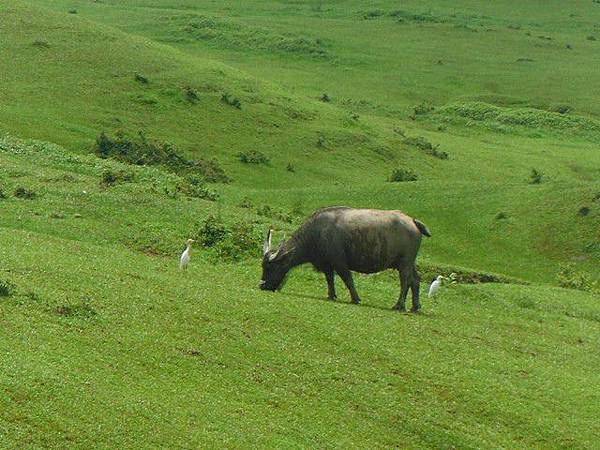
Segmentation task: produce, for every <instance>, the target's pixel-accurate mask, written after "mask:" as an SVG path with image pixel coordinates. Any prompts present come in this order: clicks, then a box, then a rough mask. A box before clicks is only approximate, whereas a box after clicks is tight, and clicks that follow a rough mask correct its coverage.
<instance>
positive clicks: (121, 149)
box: [94, 133, 231, 183]
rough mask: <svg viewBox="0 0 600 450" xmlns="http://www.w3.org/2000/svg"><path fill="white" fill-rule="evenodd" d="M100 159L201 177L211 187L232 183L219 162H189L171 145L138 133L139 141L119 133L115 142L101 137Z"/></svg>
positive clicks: (99, 138)
mask: <svg viewBox="0 0 600 450" xmlns="http://www.w3.org/2000/svg"><path fill="white" fill-rule="evenodd" d="M94 151H95V153H96V155H98V156H99V157H101V158H111V159H116V160H117V161H121V162H125V163H127V164H135V165H138V166H159V167H162V168H165V169H167V170H168V171H170V172H173V173H176V174H178V175H191V174H193V175H198V176H201V177H203V178H204V179H205V180H206V181H208V182H211V183H216V182H220V183H228V182H229V181H231V180H230V179H229V177H228V176H227V175H225V171H224V170H223V169H222V168H221V167H220V166H219V164H218V162H217V161H216V160H203V159H199V160H189V159H186V158H184V157H183V156H182V155H181V154H180V153H179V152H177V151H176V150H175V149H174V148H173V147H172V146H171V145H170V144H168V143H158V142H153V141H151V140H149V139H147V138H146V136H145V135H144V134H143V133H139V134H138V136H137V138H135V139H132V138H129V137H126V136H125V135H124V134H122V133H118V134H117V135H116V136H115V137H114V138H112V137H109V136H108V135H106V134H105V133H101V134H100V136H99V137H98V138H97V139H96V145H95V148H94Z"/></svg>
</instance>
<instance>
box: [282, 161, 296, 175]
mask: <svg viewBox="0 0 600 450" xmlns="http://www.w3.org/2000/svg"><path fill="white" fill-rule="evenodd" d="M285 170H287V171H288V172H292V173H294V172H296V168H295V167H294V165H293V164H292V163H287V166H286V168H285Z"/></svg>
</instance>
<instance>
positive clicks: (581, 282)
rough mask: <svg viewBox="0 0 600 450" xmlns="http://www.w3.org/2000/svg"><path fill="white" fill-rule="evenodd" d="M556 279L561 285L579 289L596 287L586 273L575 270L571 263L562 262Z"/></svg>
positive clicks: (588, 289)
mask: <svg viewBox="0 0 600 450" xmlns="http://www.w3.org/2000/svg"><path fill="white" fill-rule="evenodd" d="M557 281H558V284H559V286H561V287H564V288H568V289H578V290H580V291H593V290H595V289H597V287H598V286H597V283H595V282H594V281H592V280H591V279H590V277H589V276H588V275H587V274H585V273H582V272H578V271H577V270H575V266H574V265H573V264H564V265H562V266H561V267H560V270H559V272H558V274H557Z"/></svg>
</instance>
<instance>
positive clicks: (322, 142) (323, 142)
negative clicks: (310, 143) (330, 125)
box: [317, 134, 327, 148]
mask: <svg viewBox="0 0 600 450" xmlns="http://www.w3.org/2000/svg"><path fill="white" fill-rule="evenodd" d="M317 147H319V148H327V139H325V136H323V135H322V134H319V135H318V136H317Z"/></svg>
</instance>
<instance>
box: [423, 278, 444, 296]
mask: <svg viewBox="0 0 600 450" xmlns="http://www.w3.org/2000/svg"><path fill="white" fill-rule="evenodd" d="M443 279H444V277H443V276H441V275H438V277H437V278H436V279H435V280H434V281H433V283H431V286H429V293H428V294H427V297H433V296H434V295H435V293H436V292H437V291H438V290H439V289H440V286H441V285H442V280H443Z"/></svg>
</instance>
